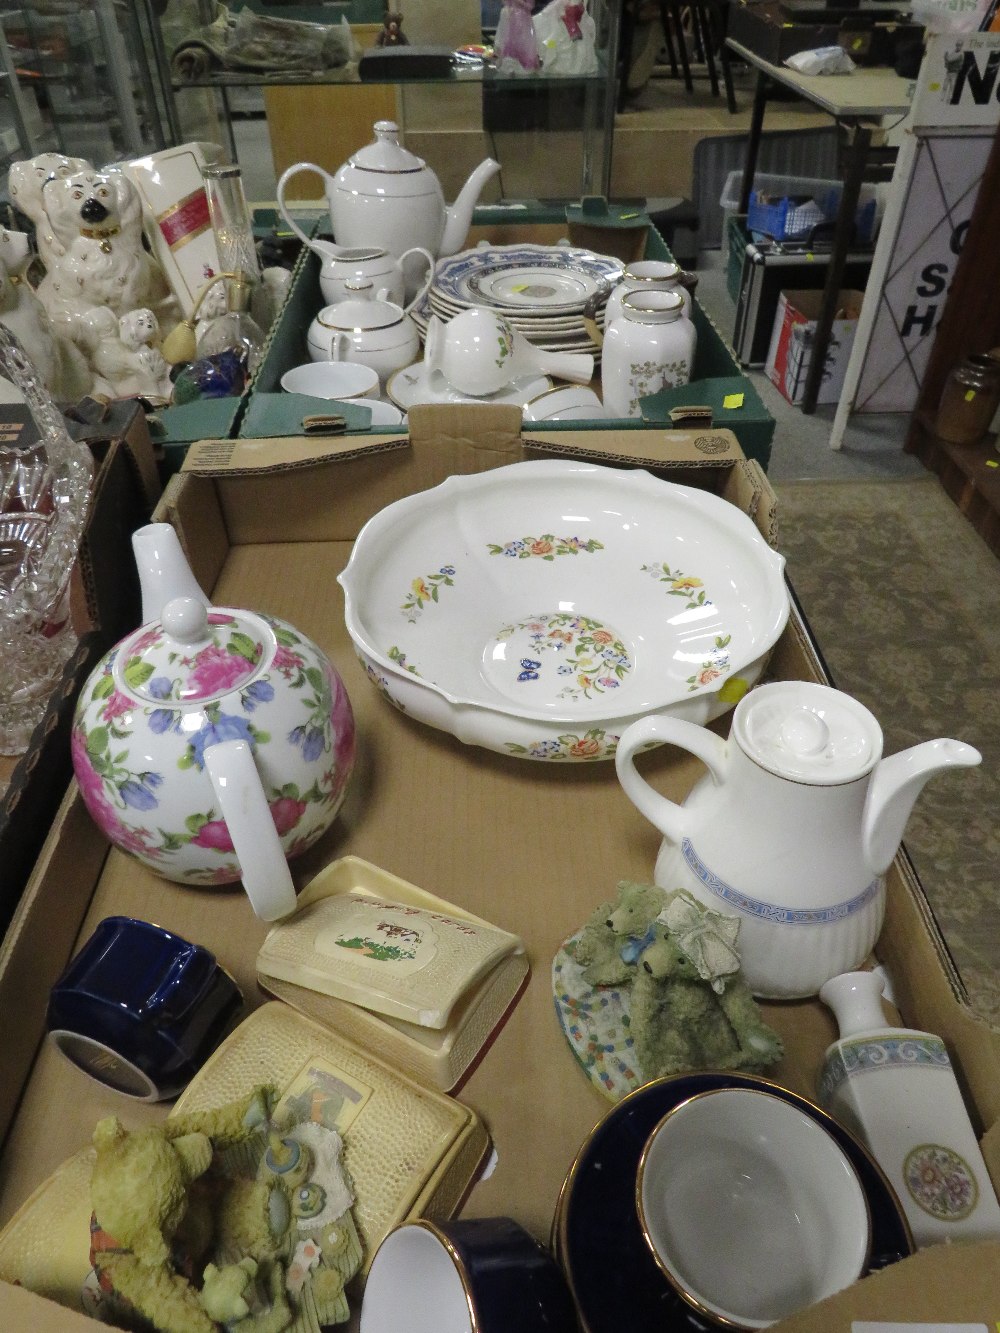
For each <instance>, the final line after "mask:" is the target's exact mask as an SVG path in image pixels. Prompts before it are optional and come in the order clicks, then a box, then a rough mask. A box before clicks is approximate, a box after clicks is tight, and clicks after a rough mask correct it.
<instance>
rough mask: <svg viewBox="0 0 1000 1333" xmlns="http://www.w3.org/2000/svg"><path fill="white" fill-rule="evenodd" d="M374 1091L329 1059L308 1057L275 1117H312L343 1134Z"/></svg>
mask: <svg viewBox="0 0 1000 1333" xmlns="http://www.w3.org/2000/svg"><path fill="white" fill-rule="evenodd" d="M373 1092H374V1088H371V1087H369V1085H368V1084H367V1083H362V1081H361V1080H360V1079H359V1078H355V1077H354V1075H353V1074H348V1073H347V1072H346V1071H345V1070H343V1069H341V1068H340V1067H339V1066H338V1065H335V1064H333V1063H332V1062H331V1061H330V1060H323V1059H320V1058H317V1059H313V1060H308V1061H306V1063H305V1064H304V1065H303V1067H302V1068H301V1069H300V1070H299V1072H298V1073H297V1074H296V1075H295V1077H294V1078H293V1079H292V1081H291V1083H289V1085H288V1087H287V1088H286V1089H285V1091H284V1093H283V1094H282V1096H281V1100H280V1101H279V1102H278V1104H277V1106H276V1107H275V1108H274V1117H273V1118H274V1121H275V1123H276V1124H279V1125H280V1124H285V1123H289V1122H290V1123H292V1124H300V1123H301V1122H302V1121H304V1120H312V1121H315V1122H316V1123H318V1124H321V1125H324V1126H325V1127H326V1128H327V1129H335V1130H336V1131H337V1133H338V1134H340V1135H341V1137H343V1135H344V1134H345V1133H346V1132H347V1130H348V1128H349V1127H350V1126H351V1125H352V1124H353V1123H354V1121H355V1120H357V1118H358V1116H359V1115H360V1114H361V1112H362V1111H363V1110H364V1108H365V1105H366V1104H367V1102H368V1101H369V1100H370V1099H371V1096H372V1094H373Z"/></svg>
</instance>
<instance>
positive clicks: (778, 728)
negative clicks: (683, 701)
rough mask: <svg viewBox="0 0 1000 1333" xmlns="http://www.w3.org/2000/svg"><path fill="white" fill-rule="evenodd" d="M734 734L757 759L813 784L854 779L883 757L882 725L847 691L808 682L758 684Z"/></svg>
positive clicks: (741, 707)
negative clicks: (845, 692)
mask: <svg viewBox="0 0 1000 1333" xmlns="http://www.w3.org/2000/svg"><path fill="white" fill-rule="evenodd" d="M733 736H734V738H735V739H736V742H737V743H738V744H739V746H740V747H741V749H742V750H743V751H744V752H745V753H746V754H747V755H748V756H749V758H751V759H752V760H753V761H754V762H755V763H757V764H759V765H760V766H761V767H762V768H766V769H767V770H768V771H769V772H771V773H775V774H777V776H779V777H783V778H788V779H789V780H791V781H793V782H804V783H809V784H812V785H815V786H835V785H839V784H841V783H845V782H853V781H855V780H856V779H857V778H860V777H863V776H864V775H865V774H866V773H868V772H870V771H871V769H872V768H874V766H875V765H876V764H877V763H878V761H879V759H880V758H881V757H882V728H881V727H880V726H879V724H878V722H877V720H876V719H875V717H874V715H873V714H872V713H870V712H869V711H868V709H867V708H865V706H864V705H863V704H860V703H858V701H857V700H856V699H852V698H851V696H850V695H849V694H843V693H842V692H841V691H840V690H834V689H831V688H830V687H829V686H826V685H816V684H813V683H812V682H810V681H802V680H783V681H774V682H773V683H771V684H768V685H759V686H758V687H757V688H756V689H755V690H751V692H750V693H749V694H747V695H746V696H744V698H743V699H742V700H741V701H740V705H739V707H738V708H737V710H736V713H735V715H734V717H733Z"/></svg>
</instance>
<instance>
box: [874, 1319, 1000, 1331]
mask: <svg viewBox="0 0 1000 1333" xmlns="http://www.w3.org/2000/svg"><path fill="white" fill-rule="evenodd" d="M914 1329H918V1330H919V1333H989V1330H988V1329H987V1327H986V1325H985V1324H913V1323H908V1322H907V1323H903V1322H899V1321H895V1320H894V1321H893V1322H892V1323H885V1322H884V1321H882V1320H878V1321H874V1320H869V1319H855V1320H854V1322H853V1323H852V1324H851V1333H914Z"/></svg>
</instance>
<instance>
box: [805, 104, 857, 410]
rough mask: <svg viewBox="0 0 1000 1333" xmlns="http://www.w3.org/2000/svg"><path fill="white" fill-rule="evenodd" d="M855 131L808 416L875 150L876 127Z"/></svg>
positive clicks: (808, 387)
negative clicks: (867, 172)
mask: <svg viewBox="0 0 1000 1333" xmlns="http://www.w3.org/2000/svg"><path fill="white" fill-rule="evenodd" d="M853 128H854V142H853V143H852V145H851V153H850V157H849V159H848V164H847V171H846V172H845V173H844V189H843V192H842V193H841V196H840V208H839V210H838V212H837V225H836V227H835V229H834V233H833V248H832V250H831V253H830V267H829V269H828V270H827V275H826V286H825V287H824V288H823V300H822V303H821V305H820V309H819V318H818V319H817V320H816V332H815V335H814V337H813V348H812V357H811V359H810V361H809V370H808V371H807V373H806V382H805V387H804V390H803V396H802V411H803V412H805V413H806V414H807V415H809V414H811V413H813V412H815V411H816V399H817V398H818V396H819V390H820V385H821V384H822V383H823V370H824V368H825V363H826V352H827V348H828V347H829V345H830V334H831V332H832V331H833V321H834V317H835V316H836V313H837V297H838V295H839V294H840V284H841V281H842V279H843V276H844V265H845V264H846V262H847V251H848V248H849V246H850V244H851V238H852V236H853V234H854V220H855V217H856V216H857V211H858V199H859V198H860V196H861V185H862V182H863V181H864V178H865V166H866V164H867V162H868V150H869V148H870V147H871V141H872V127H871V126H870V125H865V124H863V123H861V122H857V123H855V124H854V126H853Z"/></svg>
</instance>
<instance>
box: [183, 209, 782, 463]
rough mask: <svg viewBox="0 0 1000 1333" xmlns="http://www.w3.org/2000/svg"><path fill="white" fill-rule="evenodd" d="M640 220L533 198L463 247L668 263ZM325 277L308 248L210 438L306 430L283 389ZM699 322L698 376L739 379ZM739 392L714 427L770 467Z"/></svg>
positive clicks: (489, 213) (571, 426) (753, 393)
mask: <svg viewBox="0 0 1000 1333" xmlns="http://www.w3.org/2000/svg"><path fill="white" fill-rule="evenodd" d="M637 221H638V219H632V218H626V219H625V220H621V219H619V218H618V217H616V215H615V213H614V212H613V211H610V210H609V212H608V214H607V215H602V214H599V213H598V214H593V213H591V212H589V211H588V210H586V209H584V208H583V207H582V206H581V205H578V204H577V205H563V206H562V207H561V208H560V207H554V206H551V205H550V206H545V205H542V204H540V203H535V202H533V201H528V202H527V203H520V204H516V205H515V204H511V205H506V206H495V207H480V208H478V209H476V211H475V214H474V224H473V226H472V228H471V229H470V231H469V235H468V237H467V239H466V242H465V245H466V246H467V247H472V246H474V245H477V244H479V243H481V242H482V241H491V242H493V243H494V244H497V245H515V244H536V245H554V244H556V243H557V242H558V241H559V240H560V239H568V240H569V241H570V243H571V244H573V245H579V246H584V247H586V248H588V249H591V250H595V251H597V252H598V253H600V254H612V255H616V256H617V257H618V258H619V259H621V260H622V261H623V262H625V263H628V262H629V261H630V260H634V259H641V258H645V259H662V260H667V259H670V258H671V254H670V251H669V249H668V248H667V246H666V244H665V242H664V240H663V237H662V236H661V235H660V234H659V232H658V231H657V230H656V228H655V227H654V226H652V225H651V224H650V223H649V221H648V219H647V220H646V221H645V223H644V224H642V225H636V222H637ZM319 272H320V261H319V257H318V256H317V255H315V254H313V253H312V252H311V251H309V250H303V253H302V254H301V256H300V258H299V261H298V263H297V264H296V266H295V271H294V273H293V275H292V284H291V288H290V290H289V293H288V297H287V298H286V300H285V303H284V305H283V307H282V310H281V312H280V314H279V316H278V319H277V321H276V322H275V324H274V325H273V326H272V328H271V331H270V333H269V335H268V339H267V344H266V346H265V349H264V356H263V359H262V361H261V364H260V366H259V367H258V370H257V373H256V375H255V377H254V381H253V384H252V385H251V389H250V393H249V404H250V406H245V407H244V409H243V412H242V414H241V416H240V418H239V422H238V425H237V428H236V429H235V430H232V431H231V430H229V429H228V428H227V429H226V430H225V431H224V432H213V431H211V430H209V429H206V430H205V432H204V435H205V436H208V435H213V434H223V433H224V434H227V435H231V434H238V435H240V436H241V437H249V436H251V435H253V436H260V435H261V434H262V430H263V428H262V427H260V425H259V422H260V421H261V419H266V420H268V421H274V422H279V421H281V422H283V423H284V424H282V425H281V426H274V427H271V428H270V429H271V431H272V433H274V434H279V433H280V434H281V435H287V436H293V435H297V434H300V433H301V431H300V428H299V426H298V423H297V422H294V421H293V419H292V415H291V413H290V412H289V411H288V410H287V409H288V404H287V401H286V399H285V396H284V395H283V394H282V392H281V384H280V381H281V376H282V375H283V374H284V372H285V371H286V370H290V369H291V368H292V366H296V365H300V364H301V363H303V362H305V361H308V359H309V354H308V351H307V348H306V334H307V332H308V330H309V325H310V323H311V322H312V320H313V318H314V316H315V315H316V314H317V313H318V311H319V310H320V308H321V307H322V304H323V300H322V295H321V292H320V287H319ZM693 318H694V322H695V328H696V330H697V333H698V345H697V350H696V356H695V367H694V379H695V380H696V381H703V380H709V379H718V378H722V377H731V376H734V375H735V376H738V375H740V374H741V371H740V368H739V366H738V365H737V363H736V361H735V360H734V358H733V353H732V350H731V348H730V347H729V345H728V343H727V341H726V339H725V338H723V336H722V334H721V333H720V332H719V330H718V329H717V328H716V326H715V324H714V323H713V322H712V320H711V318H710V317H709V316H708V315H707V314H706V313H705V311H704V310H702V308H701V307H700V306H699V305H698V302H697V291H696V292H695V302H694V308H693ZM594 388H595V389H596V390H597V392H598V393H599V392H600V373H599V372H598V374H597V375H596V376H595V382H594ZM741 392H742V394H743V398H742V402H741V404H740V406H739V408H728V409H725V410H723V411H721V412H720V413H719V414H718V415H717V416H716V420H715V424H716V425H717V426H723V427H726V428H727V429H729V430H732V431H733V433H734V434H735V435H736V438H737V440H738V441H739V444H740V448H741V449H742V450H743V453H744V454H745V455H746V456H747V457H748V458H755V459H756V460H757V461H758V462H759V463H760V464H761V465H762V466H763V467H764V468H765V469H766V467H767V464H768V460H769V458H770V454H771V441H772V439H773V437H774V418H773V417H772V416H771V414H770V413H769V412H768V411H767V409H766V408H765V406H764V404H763V403H762V401H761V399H760V396H759V395H758V393H757V390H756V389H755V388H754V386H753V384H752V383H751V382H750V380H749V379H746V378H745V377H744V379H743V383H742V385H741ZM251 408H252V410H251ZM614 426H615V428H616V429H619V430H623V431H627V430H634V429H639V430H641V429H643V428H644V427H643V422H642V421H640V420H635V421H632V420H621V421H616V422H614ZM548 429H552V430H567V431H582V430H597V431H606V430H607V429H608V422H607V421H594V422H562V423H555V422H553V423H550V424H549V426H548ZM190 438H191V437H190V436H188V439H190ZM186 447H187V446H186V445H185V446H183V448H182V449H180V450H178V449H177V448H176V447H175V448H173V449H168V454H170V455H171V456H172V459H173V462H172V465H171V470H175V469H176V467H177V466H179V464H180V459H181V458H183V453H184V452H185V451H186Z"/></svg>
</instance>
